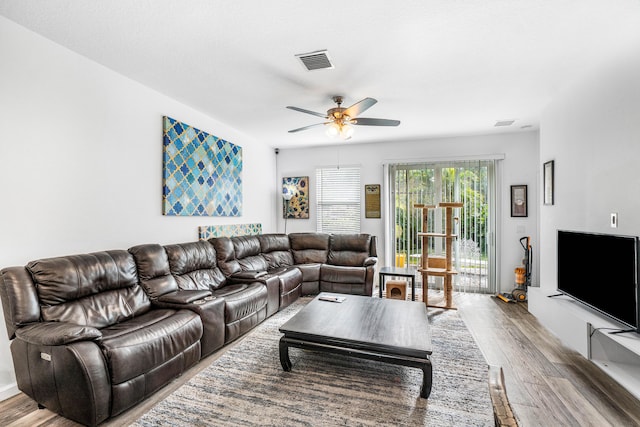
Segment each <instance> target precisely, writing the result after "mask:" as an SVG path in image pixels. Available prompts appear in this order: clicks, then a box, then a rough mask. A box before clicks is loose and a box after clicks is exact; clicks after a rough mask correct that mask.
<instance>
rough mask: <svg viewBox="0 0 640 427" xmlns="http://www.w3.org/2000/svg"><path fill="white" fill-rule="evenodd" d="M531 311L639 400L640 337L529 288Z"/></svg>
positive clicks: (570, 302) (574, 303)
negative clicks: (617, 332) (620, 331)
mask: <svg viewBox="0 0 640 427" xmlns="http://www.w3.org/2000/svg"><path fill="white" fill-rule="evenodd" d="M528 294H529V311H530V312H531V313H532V314H533V315H534V316H536V317H537V318H538V321H539V322H540V323H541V324H542V325H544V326H545V327H546V328H547V329H549V330H550V331H551V332H553V333H554V334H555V335H556V336H557V337H558V338H559V339H560V341H562V342H563V343H564V344H565V345H566V346H568V347H570V348H572V349H574V350H576V351H577V352H579V353H580V354H582V355H583V356H584V357H585V358H587V359H589V360H591V361H592V362H593V363H594V364H595V365H597V366H598V367H600V368H601V369H602V370H603V371H604V372H605V373H606V374H607V375H609V376H610V377H611V378H613V379H614V380H616V381H617V382H618V383H620V385H622V386H623V387H624V388H626V389H627V390H629V392H630V393H632V394H633V395H634V396H635V397H636V398H638V399H640V334H637V333H635V332H627V333H622V334H611V333H610V332H612V330H614V329H618V330H619V329H626V328H625V327H624V325H622V324H620V323H618V322H616V321H614V320H613V319H610V318H609V317H607V316H605V315H603V314H601V313H599V312H597V311H595V310H592V309H590V308H589V307H586V306H585V305H583V304H581V303H579V302H577V301H575V300H573V299H572V298H570V297H567V296H558V297H553V298H549V297H548V295H550V293H548V291H545V290H542V289H541V288H529V293H528Z"/></svg>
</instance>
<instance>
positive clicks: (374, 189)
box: [364, 184, 380, 218]
mask: <svg viewBox="0 0 640 427" xmlns="http://www.w3.org/2000/svg"><path fill="white" fill-rule="evenodd" d="M364 217H365V218H380V184H366V185H365V186H364Z"/></svg>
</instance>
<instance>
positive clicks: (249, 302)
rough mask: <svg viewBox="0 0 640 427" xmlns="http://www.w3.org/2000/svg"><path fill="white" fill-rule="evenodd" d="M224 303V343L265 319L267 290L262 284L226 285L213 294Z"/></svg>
mask: <svg viewBox="0 0 640 427" xmlns="http://www.w3.org/2000/svg"><path fill="white" fill-rule="evenodd" d="M213 294H214V295H215V296H216V297H224V301H225V320H224V321H225V343H227V342H230V341H233V340H234V339H236V338H238V337H239V336H240V335H242V334H244V333H245V332H247V331H248V330H250V329H251V328H253V327H254V326H256V325H257V324H258V323H260V322H262V321H263V320H264V319H266V317H267V299H268V295H267V288H266V286H264V285H263V284H262V283H258V282H253V283H238V284H233V285H227V286H225V287H224V288H222V289H219V290H217V291H215V292H214V293H213Z"/></svg>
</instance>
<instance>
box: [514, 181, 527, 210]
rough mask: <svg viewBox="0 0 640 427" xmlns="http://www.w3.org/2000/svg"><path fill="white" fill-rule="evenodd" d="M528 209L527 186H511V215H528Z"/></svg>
mask: <svg viewBox="0 0 640 427" xmlns="http://www.w3.org/2000/svg"><path fill="white" fill-rule="evenodd" d="M527 215H528V211H527V186H526V185H512V186H511V216H513V217H526V216H527Z"/></svg>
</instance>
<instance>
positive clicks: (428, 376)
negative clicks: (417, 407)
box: [280, 356, 433, 399]
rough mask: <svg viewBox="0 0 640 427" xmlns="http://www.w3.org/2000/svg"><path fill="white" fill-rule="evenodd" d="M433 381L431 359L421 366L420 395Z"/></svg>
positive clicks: (426, 393) (423, 395)
mask: <svg viewBox="0 0 640 427" xmlns="http://www.w3.org/2000/svg"><path fill="white" fill-rule="evenodd" d="M280 357H282V356H280ZM432 381H433V373H432V369H431V361H430V360H429V361H427V363H425V364H424V365H423V366H422V388H421V389H420V397H424V398H425V399H428V398H429V395H430V394H431V383H432Z"/></svg>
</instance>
